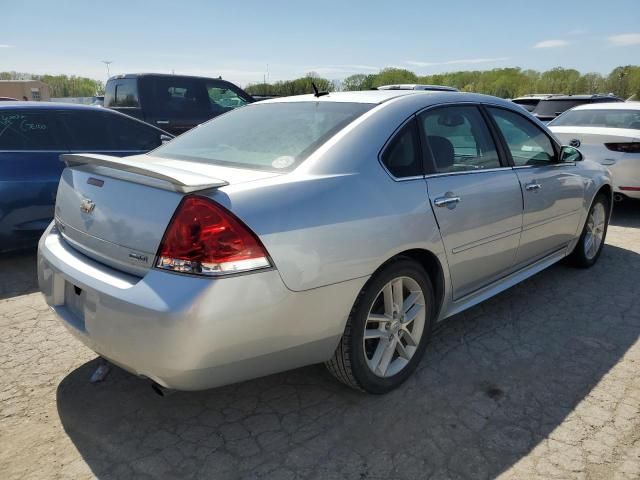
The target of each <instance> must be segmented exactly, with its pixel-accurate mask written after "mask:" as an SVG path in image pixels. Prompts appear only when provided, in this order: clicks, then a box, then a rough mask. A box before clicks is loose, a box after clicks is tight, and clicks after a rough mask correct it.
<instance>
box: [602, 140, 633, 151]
mask: <svg viewBox="0 0 640 480" xmlns="http://www.w3.org/2000/svg"><path fill="white" fill-rule="evenodd" d="M604 146H605V147H607V148H608V149H609V150H612V151H614V152H623V153H640V142H621V143H605V144H604Z"/></svg>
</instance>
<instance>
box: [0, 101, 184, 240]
mask: <svg viewBox="0 0 640 480" xmlns="http://www.w3.org/2000/svg"><path fill="white" fill-rule="evenodd" d="M171 138H173V136H172V135H170V134H168V133H166V132H164V131H162V130H160V129H158V128H156V127H153V126H151V125H148V124H146V123H144V122H141V121H140V120H136V119H134V118H131V117H129V116H127V115H124V114H122V113H118V112H116V111H113V110H108V109H105V108H101V107H93V106H86V105H75V104H63V103H48V102H47V103H44V102H1V103H0V252H6V251H9V250H17V249H22V248H29V247H33V246H35V245H36V244H37V241H38V238H39V236H40V235H41V233H42V231H43V230H44V229H45V228H46V227H47V225H48V224H49V223H50V222H51V219H52V218H53V208H54V204H55V200H56V192H57V189H58V181H59V179H60V174H61V173H62V170H63V168H64V164H63V163H62V162H61V161H60V159H59V157H60V155H61V154H63V153H72V152H91V153H104V154H108V155H115V156H119V157H124V156H127V155H136V154H139V153H144V152H148V151H149V150H153V149H154V148H156V147H158V146H160V145H161V144H162V143H163V142H165V141H168V140H170V139H171Z"/></svg>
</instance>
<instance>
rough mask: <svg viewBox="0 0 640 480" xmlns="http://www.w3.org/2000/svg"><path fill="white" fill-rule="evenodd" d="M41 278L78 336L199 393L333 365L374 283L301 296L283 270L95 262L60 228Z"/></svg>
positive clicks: (132, 367)
mask: <svg viewBox="0 0 640 480" xmlns="http://www.w3.org/2000/svg"><path fill="white" fill-rule="evenodd" d="M38 281H39V285H40V289H41V290H42V292H43V294H44V296H45V298H46V301H47V303H48V304H49V305H50V306H51V308H52V309H53V311H54V312H55V313H56V314H57V315H58V316H59V317H60V319H61V320H62V321H63V323H64V324H65V326H66V327H67V328H68V329H69V331H70V332H71V333H73V335H75V336H76V337H77V338H78V339H79V340H80V341H81V342H83V343H84V344H85V345H87V346H88V347H89V348H91V349H92V350H94V351H95V352H97V353H98V354H100V355H102V356H104V357H105V358H107V359H108V360H110V361H112V362H113V363H115V364H117V365H119V366H121V367H123V368H125V369H126V370H128V371H130V372H132V373H134V374H136V375H141V376H145V377H148V378H150V379H152V380H154V381H156V382H157V383H159V384H161V385H162V386H164V387H167V388H175V389H180V390H198V389H204V388H209V387H214V386H218V385H223V384H227V383H233V382H236V381H240V380H245V379H248V378H253V377H257V376H262V375H266V374H269V373H274V372H278V371H282V370H287V369H290V368H295V367H299V366H302V365H307V364H311V363H318V362H322V361H324V360H326V359H328V358H329V357H330V356H331V355H332V354H333V350H334V349H335V346H336V344H337V342H338V339H339V338H340V336H341V335H342V332H343V330H344V325H345V323H346V320H347V316H348V314H349V311H350V309H351V307H352V305H353V302H354V301H355V298H356V296H357V294H358V292H359V291H360V289H361V288H362V286H363V285H364V282H365V281H366V278H363V279H356V280H351V281H348V282H343V283H339V284H335V285H329V286H326V287H322V288H318V289H314V290H308V291H304V292H292V291H290V290H288V289H287V288H286V286H285V285H284V283H283V282H282V280H281V278H280V276H279V274H278V272H277V271H276V270H268V271H262V272H259V273H253V274H246V275H238V276H234V277H228V278H222V279H207V278H197V277H191V276H186V275H178V274H172V273H168V272H163V271H158V270H154V269H152V270H149V271H148V272H147V273H146V275H145V276H144V277H143V278H139V277H135V276H131V275H128V274H126V273H122V272H119V271H117V270H114V269H112V268H110V267H107V266H105V265H102V264H100V263H98V262H94V261H93V260H91V259H89V258H88V257H86V256H84V255H82V254H81V253H79V252H77V251H76V250H74V249H73V248H71V247H70V246H69V245H68V244H67V243H66V242H65V241H64V240H63V239H62V238H61V236H60V235H59V234H58V233H57V231H56V230H55V228H54V227H53V225H51V226H50V227H49V228H48V229H47V230H46V231H45V233H44V234H43V236H42V238H41V239H40V243H39V248H38Z"/></svg>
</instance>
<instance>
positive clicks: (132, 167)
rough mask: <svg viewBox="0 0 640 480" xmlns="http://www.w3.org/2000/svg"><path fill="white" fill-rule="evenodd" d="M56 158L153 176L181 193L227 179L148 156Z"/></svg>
mask: <svg viewBox="0 0 640 480" xmlns="http://www.w3.org/2000/svg"><path fill="white" fill-rule="evenodd" d="M60 161H62V162H64V163H65V164H66V165H67V166H68V167H77V166H80V165H92V166H96V167H107V168H111V169H114V170H120V171H123V172H129V173H135V174H137V175H143V176H145V177H149V178H155V179H157V180H162V181H163V182H166V184H165V185H166V186H162V184H158V185H156V186H158V187H160V188H164V189H165V190H174V191H176V192H182V193H189V192H194V191H196V190H206V189H208V188H215V187H223V186H225V185H229V182H227V181H225V180H221V179H219V178H214V177H209V176H207V175H203V174H201V173H196V172H192V171H189V170H183V169H181V168H176V167H169V166H166V165H163V164H161V163H158V162H154V161H152V160H148V161H141V160H137V159H134V158H131V157H130V158H126V157H125V158H120V157H112V156H110V155H99V154H97V153H80V154H75V153H65V154H62V155H60Z"/></svg>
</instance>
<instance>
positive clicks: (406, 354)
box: [396, 339, 411, 360]
mask: <svg viewBox="0 0 640 480" xmlns="http://www.w3.org/2000/svg"><path fill="white" fill-rule="evenodd" d="M396 350H397V352H398V355H400V356H401V357H402V358H404V359H405V360H411V355H409V352H407V349H406V348H405V347H404V345H403V344H402V341H401V340H400V339H398V341H397V342H396Z"/></svg>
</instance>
